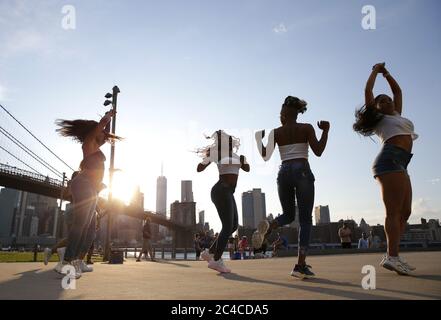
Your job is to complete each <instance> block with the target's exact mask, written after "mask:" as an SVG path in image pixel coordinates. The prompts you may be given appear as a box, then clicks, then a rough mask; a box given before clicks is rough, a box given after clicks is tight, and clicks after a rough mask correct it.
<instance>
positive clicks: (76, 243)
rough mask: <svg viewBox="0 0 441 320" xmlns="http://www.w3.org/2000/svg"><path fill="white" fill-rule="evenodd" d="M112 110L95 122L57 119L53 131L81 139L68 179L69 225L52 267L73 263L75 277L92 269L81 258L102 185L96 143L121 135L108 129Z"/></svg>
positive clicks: (92, 228) (90, 237) (91, 236)
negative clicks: (58, 261) (57, 260)
mask: <svg viewBox="0 0 441 320" xmlns="http://www.w3.org/2000/svg"><path fill="white" fill-rule="evenodd" d="M112 116H113V111H112V110H111V111H108V112H106V114H105V116H104V117H103V118H102V119H101V120H100V122H96V121H93V120H58V121H57V125H58V126H59V127H60V128H58V129H57V132H58V133H59V134H60V135H62V136H64V137H71V138H73V139H74V140H75V141H77V142H79V143H81V147H82V150H83V160H82V161H81V164H80V173H79V174H78V175H77V176H76V177H75V178H74V179H73V180H72V182H71V186H70V188H71V193H72V203H73V212H72V214H73V217H72V219H73V220H72V226H71V229H70V232H69V235H68V239H67V247H66V252H65V254H64V261H63V263H62V264H60V265H59V266H57V267H56V271H57V272H59V273H63V269H64V270H66V268H63V267H64V266H65V265H72V266H74V267H75V271H76V274H75V277H76V278H79V277H80V276H81V273H82V272H87V271H92V268H91V267H88V266H87V265H86V264H85V263H84V261H83V258H84V256H85V255H86V253H87V251H88V250H89V248H90V246H91V244H92V242H93V240H94V239H95V233H96V230H95V228H96V217H95V210H96V205H97V197H98V193H99V192H100V191H101V189H102V188H103V184H102V181H103V176H104V162H105V161H106V157H105V156H104V153H103V152H102V151H101V150H100V147H101V146H102V145H103V144H104V143H106V142H111V141H114V140H119V139H121V138H120V137H117V136H115V135H112V134H111V133H109V131H110V120H111V118H112Z"/></svg>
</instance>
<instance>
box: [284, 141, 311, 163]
mask: <svg viewBox="0 0 441 320" xmlns="http://www.w3.org/2000/svg"><path fill="white" fill-rule="evenodd" d="M308 149H309V144H308V143H306V142H305V143H293V144H287V145H284V146H279V152H280V159H281V160H282V161H285V160H292V159H301V158H304V159H308Z"/></svg>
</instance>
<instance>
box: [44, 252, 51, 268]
mask: <svg viewBox="0 0 441 320" xmlns="http://www.w3.org/2000/svg"><path fill="white" fill-rule="evenodd" d="M51 256H52V250H51V249H49V248H46V249H44V253H43V262H44V265H45V266H47V264H48V263H49V260H50V259H51Z"/></svg>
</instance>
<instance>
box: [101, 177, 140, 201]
mask: <svg viewBox="0 0 441 320" xmlns="http://www.w3.org/2000/svg"><path fill="white" fill-rule="evenodd" d="M135 189H136V186H135V184H134V183H133V181H131V180H130V179H129V178H128V176H127V175H126V174H124V172H123V171H116V172H115V173H114V174H113V185H112V197H113V198H116V199H119V200H121V201H123V202H124V203H125V204H126V205H128V204H129V203H130V201H131V200H132V198H133V195H134V193H135ZM109 191H110V190H108V192H107V194H108V193H109Z"/></svg>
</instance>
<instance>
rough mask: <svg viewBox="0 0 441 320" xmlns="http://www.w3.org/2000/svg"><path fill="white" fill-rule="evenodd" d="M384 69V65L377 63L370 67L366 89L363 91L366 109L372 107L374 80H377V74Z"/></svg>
mask: <svg viewBox="0 0 441 320" xmlns="http://www.w3.org/2000/svg"><path fill="white" fill-rule="evenodd" d="M383 68H384V63H377V64H376V65H375V66H373V67H372V72H371V75H370V76H369V79H368V81H367V82H366V87H365V89H364V102H365V104H366V107H369V106H372V105H373V104H372V102H373V101H374V99H375V97H374V86H375V80H376V79H377V75H378V73H380V71H381V70H382V69H383Z"/></svg>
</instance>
